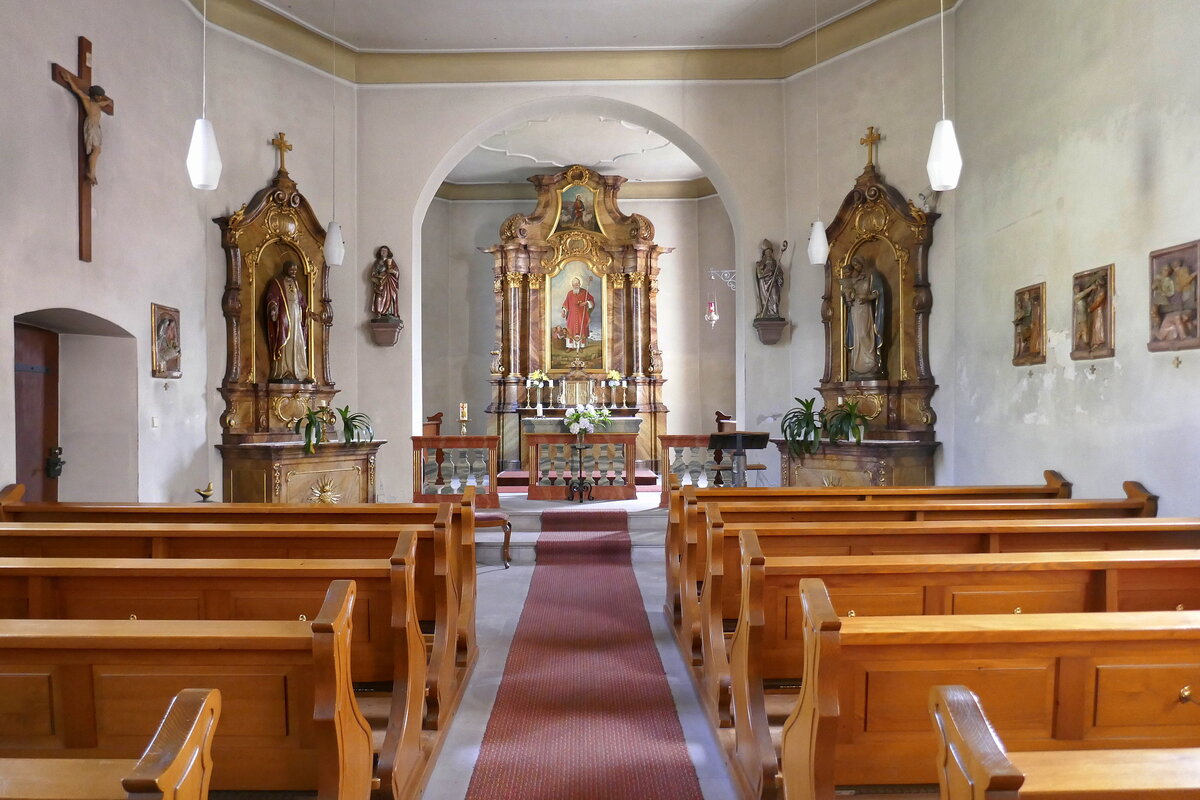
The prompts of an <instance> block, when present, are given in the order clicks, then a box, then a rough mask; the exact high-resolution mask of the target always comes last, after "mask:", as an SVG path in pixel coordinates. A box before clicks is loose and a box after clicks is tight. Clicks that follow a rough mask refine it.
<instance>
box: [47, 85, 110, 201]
mask: <svg viewBox="0 0 1200 800" xmlns="http://www.w3.org/2000/svg"><path fill="white" fill-rule="evenodd" d="M54 78H55V80H57V81H58V82H59V83H61V84H62V85H63V86H66V87H67V88H68V89H70V90H71V94H73V95H75V97H77V98H79V104H80V105H81V106H82V107H83V151H84V152H85V153H87V182H88V183H90V184H91V185H92V186H95V185H96V183H97V181H96V162H97V161H98V160H99V158H100V141H101V137H100V115H101V114H103V113H108V114H111V113H112V107H113V101H112V98H110V97H109V96H108V95H106V94H105V93H104V89H103V88H102V87H100V86H88V87H87V89H86V90H85V89H84V84H83V83H82V82H80V81H79V79H78V78H76V77H75V76H74V75H72V74H71V73H69V72H67V71H66V70H65V69H63V68H62V67H60V66H58V65H57V64H55V65H54Z"/></svg>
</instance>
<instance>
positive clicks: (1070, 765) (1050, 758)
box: [929, 686, 1200, 800]
mask: <svg viewBox="0 0 1200 800" xmlns="http://www.w3.org/2000/svg"><path fill="white" fill-rule="evenodd" d="M929 713H930V715H931V716H932V717H933V722H934V734H935V735H936V736H937V739H938V755H937V758H936V761H935V763H936V764H937V770H938V786H939V788H940V789H941V800H1194V798H1196V797H1198V796H1200V748H1198V747H1179V748H1146V749H1134V750H1048V751H1022V752H1007V751H1006V749H1005V747H1004V744H1003V742H1002V741H1001V740H1000V737H999V736H998V735H997V734H996V731H995V729H994V728H993V727H992V726H991V723H990V722H989V721H988V719H987V716H986V714H985V713H984V711H983V707H982V706H981V705H980V703H979V698H978V697H977V696H976V695H975V694H974V693H973V692H972V691H970V690H969V689H968V688H967V687H965V686H935V687H933V688H932V689H931V690H930V693H929Z"/></svg>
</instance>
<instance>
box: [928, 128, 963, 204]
mask: <svg viewBox="0 0 1200 800" xmlns="http://www.w3.org/2000/svg"><path fill="white" fill-rule="evenodd" d="M962 163H963V162H962V155H961V154H960V153H959V152H958V139H957V137H955V135H954V123H953V122H951V121H950V120H948V119H943V120H941V121H939V122H938V124H937V125H934V126H933V142H932V143H931V144H930V145H929V160H928V161H927V162H925V168H926V169H927V170H928V171H929V185H930V186H932V187H933V190H934V191H935V192H948V191H950V190H951V189H953V188H954V187H956V186H958V176H959V175H961V174H962Z"/></svg>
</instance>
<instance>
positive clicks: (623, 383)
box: [621, 380, 628, 389]
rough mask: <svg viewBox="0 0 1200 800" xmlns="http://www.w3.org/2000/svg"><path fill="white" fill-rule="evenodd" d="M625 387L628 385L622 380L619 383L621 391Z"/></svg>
mask: <svg viewBox="0 0 1200 800" xmlns="http://www.w3.org/2000/svg"><path fill="white" fill-rule="evenodd" d="M627 385H628V384H627V383H626V382H625V381H624V380H622V381H621V388H622V389H624V388H625V387H626V386H627Z"/></svg>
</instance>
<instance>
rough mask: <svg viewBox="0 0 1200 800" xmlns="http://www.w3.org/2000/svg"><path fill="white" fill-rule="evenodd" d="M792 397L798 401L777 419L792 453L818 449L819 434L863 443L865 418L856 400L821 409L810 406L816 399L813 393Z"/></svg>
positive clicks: (797, 453) (832, 441)
mask: <svg viewBox="0 0 1200 800" xmlns="http://www.w3.org/2000/svg"><path fill="white" fill-rule="evenodd" d="M795 400H796V402H797V403H798V404H799V405H797V406H796V407H795V408H792V409H790V410H789V411H788V412H787V413H786V414H784V415H783V419H782V420H780V423H779V428H780V431H781V432H782V433H783V438H784V440H785V441H787V443H788V448H789V449H790V450H791V451H792V455H797V456H798V455H801V454H807V455H811V454H813V453H815V452H817V448H818V447H820V446H821V437H822V435H824V436H825V437H826V438H827V439H828V440H829V443H830V444H837V443H838V442H845V441H849V440H850V439H853V440H854V441H855V442H856V443H859V444H861V443H862V437H863V433H864V432H865V431H866V428H867V421H868V420H867V418H866V416H864V415H863V414H862V412H860V411H859V410H858V401H857V400H848V401H846V402H844V403H842V404H841V405H839V406H837V407H836V408H832V409H829V408H823V409H821V410H820V411H814V410H813V406H815V405H816V402H817V399H816V398H815V397H809V398H807V399H804V400H801V399H800V398H799V397H797V398H795Z"/></svg>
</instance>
